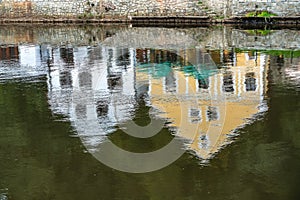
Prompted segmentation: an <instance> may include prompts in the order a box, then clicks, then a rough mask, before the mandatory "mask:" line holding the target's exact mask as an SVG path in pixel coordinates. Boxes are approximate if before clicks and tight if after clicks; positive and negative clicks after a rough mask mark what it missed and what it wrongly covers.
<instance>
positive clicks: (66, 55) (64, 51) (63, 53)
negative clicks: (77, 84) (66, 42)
mask: <svg viewBox="0 0 300 200" xmlns="http://www.w3.org/2000/svg"><path fill="white" fill-rule="evenodd" d="M60 57H61V58H62V59H63V60H64V61H65V63H66V64H70V65H73V64H74V52H73V48H69V47H62V48H60Z"/></svg>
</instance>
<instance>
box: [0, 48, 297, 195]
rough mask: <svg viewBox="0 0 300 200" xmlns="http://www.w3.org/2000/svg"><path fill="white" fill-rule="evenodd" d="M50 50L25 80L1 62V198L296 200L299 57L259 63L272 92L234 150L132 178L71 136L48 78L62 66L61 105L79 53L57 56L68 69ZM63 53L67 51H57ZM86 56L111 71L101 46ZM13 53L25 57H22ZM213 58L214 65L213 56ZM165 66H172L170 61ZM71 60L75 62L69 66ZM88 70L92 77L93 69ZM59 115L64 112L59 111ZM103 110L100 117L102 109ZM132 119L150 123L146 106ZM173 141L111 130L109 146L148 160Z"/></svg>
mask: <svg viewBox="0 0 300 200" xmlns="http://www.w3.org/2000/svg"><path fill="white" fill-rule="evenodd" d="M51 47H52V48H53V49H54V50H53V51H52V52H53V55H54V56H53V57H51V59H49V58H48V59H44V60H43V57H42V56H41V61H40V63H41V64H39V65H40V66H42V67H45V69H42V70H40V69H38V70H37V69H35V68H34V67H33V69H32V68H30V69H28V68H26V69H28V71H29V72H30V73H28V74H29V75H28V74H27V73H25V74H24V73H23V72H24V70H23V69H22V63H21V61H20V62H19V63H21V64H16V63H18V60H22V59H23V58H22V59H21V58H5V59H2V60H1V65H0V67H1V68H2V70H1V83H0V199H1V200H6V199H16V200H19V199H24V200H25V199H26V200H27V199H28V200H33V199H37V200H40V199H64V200H69V199H70V200H71V199H72V200H73V199H87V200H89V199H249V200H250V199H251V200H252V199H272V200H275V199H276V200H277V199H282V200H285V199H286V200H293V199H295V200H296V199H300V192H299V185H300V125H299V124H300V122H299V119H300V112H299V110H300V95H299V92H300V82H299V65H300V62H299V61H300V60H299V58H294V60H293V61H291V58H289V57H287V56H286V55H284V56H279V55H267V57H265V59H266V60H267V62H266V63H267V64H266V65H265V70H266V74H265V75H266V80H267V82H268V84H266V85H264V86H265V87H266V89H265V94H263V95H262V97H263V99H264V102H265V106H266V107H267V109H266V110H265V111H264V112H262V113H261V114H259V115H258V116H257V117H255V118H254V119H252V123H249V124H246V125H244V127H243V128H241V129H238V130H237V132H236V133H238V136H236V137H235V138H234V139H233V141H234V142H233V143H231V144H230V145H227V146H225V147H224V148H223V149H222V150H220V151H218V153H217V154H216V155H215V156H214V157H213V158H212V159H210V160H209V161H208V162H206V163H207V164H205V165H203V164H201V158H199V157H198V156H197V155H196V154H195V153H193V152H192V151H187V152H186V153H184V154H183V155H182V156H181V157H180V158H179V159H178V160H177V161H175V162H174V163H172V164H170V165H169V166H167V167H165V168H163V169H161V170H158V171H154V172H149V173H141V174H132V173H126V172H120V171H117V170H114V169H112V168H110V167H107V166H105V165H103V164H102V163H101V162H99V161H98V160H97V159H96V158H95V157H93V156H92V154H90V153H89V152H88V149H87V147H86V143H88V142H86V143H85V142H82V141H86V140H85V139H82V138H84V137H83V136H80V128H79V129H78V128H77V129H76V123H78V120H77V121H76V120H75V121H74V120H72V119H71V118H72V117H70V116H71V114H70V116H69V117H68V116H66V115H65V114H64V113H71V112H72V111H70V112H69V111H64V108H65V103H64V102H60V100H57V99H59V98H60V97H57V96H56V95H57V94H58V93H55V90H54V89H49V88H51V87H53V88H55V85H53V84H52V86H51V84H50V83H49V74H50V76H52V78H53V77H55V74H54V75H53V74H51V73H50V72H49V71H51V72H55V70H57V69H56V68H59V67H61V66H63V67H64V70H63V73H62V72H61V74H63V75H60V77H62V78H61V79H60V83H62V82H63V83H64V84H65V85H67V86H66V88H63V84H61V86H60V90H59V93H60V94H61V93H64V92H65V93H66V94H63V98H65V99H67V97H65V96H68V95H69V93H68V91H70V84H69V86H68V80H67V78H65V77H68V72H70V73H73V71H72V70H73V69H74V68H76V67H78V66H76V62H77V63H78V62H79V63H80V62H81V60H80V59H79V58H78V60H79V61H78V60H77V61H76V59H77V58H76V56H78V57H79V56H81V55H83V53H78V54H73V55H72V58H70V57H69V56H68V55H69V54H68V53H67V54H64V53H61V54H60V56H61V58H62V59H63V58H64V59H65V60H64V62H58V61H57V62H56V61H55V59H56V57H55V54H56V53H55V48H58V47H57V46H54V45H53V46H51ZM19 48H20V47H19ZM74 51H76V50H74ZM60 52H63V51H62V50H61V49H60ZM87 52H88V53H87V54H88V55H87V56H86V57H88V58H89V61H87V63H89V64H87V65H88V66H97V63H104V65H107V66H109V65H110V64H109V63H105V62H104V61H103V57H102V56H100V54H97V52H98V51H97V47H95V49H94V48H90V49H89V50H88V51H87ZM89 52H92V53H89ZM102 53H103V52H102ZM258 53H259V52H258ZM19 54H20V55H22V53H21V51H19ZM101 55H102V54H101ZM122 55H123V54H122ZM126 55H127V54H126ZM130 55H131V54H130ZM210 55H212V57H213V53H210ZM97 56H98V57H97ZM20 57H21V56H20ZM122 59H123V58H121V59H120V60H121V61H124V62H125V64H124V63H122V64H120V65H119V66H122V67H124V65H126V61H128V58H125V59H123V60H122ZM165 59H167V60H172V59H173V58H172V54H171V57H170V56H169V57H168V56H167V58H165ZM16 60H17V61H16ZM74 60H75V61H74ZM29 61H31V60H30V59H29ZM172 61H174V60H172ZM73 62H74V63H75V64H70V63H73ZM174 62H175V61H174ZM178 62H182V61H178ZM35 63H36V62H35ZM49 63H50V64H49ZM95 63H96V64H95ZM231 64H232V62H231V61H230V60H227V61H225V62H223V64H220V65H219V64H218V70H220V71H218V72H217V73H221V74H222V73H225V72H224V71H222V70H223V68H224V66H227V67H228V66H230V65H231ZM14 65H16V66H14ZM33 65H35V64H33ZM221 65H222V66H223V67H222V66H221ZM28 66H29V65H27V67H28ZM47 67H48V68H47ZM229 68H230V67H229ZM32 70H33V71H34V72H33V71H32ZM86 70H87V69H85V68H84V69H83V72H86ZM20 71H21V72H20ZM37 71H38V72H37ZM43 71H46V73H43ZM87 71H88V72H89V73H91V74H93V70H91V71H89V70H87ZM225 71H226V70H225ZM114 73H115V74H116V72H114ZM295 74H296V75H295ZM64 75H65V76H64ZM11 77H13V78H11ZM106 78H107V79H109V78H110V77H108V76H105V79H106ZM53 79H54V78H53ZM84 80H85V79H84ZM72 81H73V82H75V80H74V79H72ZM53 82H54V81H53ZM79 84H80V83H79ZM82 85H83V86H82V87H87V88H85V89H86V90H84V91H89V89H88V87H89V85H91V84H90V82H89V81H88V80H85V82H83V83H82ZM109 86H110V87H113V86H114V84H113V85H109ZM61 88H62V89H61ZM51 92H52V93H51ZM54 93H55V94H54ZM84 94H85V93H84ZM64 95H65V96H64ZM100 96H101V95H100ZM72 101H75V100H74V97H73V100H72ZM67 103H68V102H67ZM67 103H66V104H67ZM101 105H103V104H101ZM59 108H61V110H57V109H59ZM101 108H102V110H101V111H100V114H101V112H102V111H103V110H105V107H101ZM70 109H72V108H70ZM80 109H81V107H79V108H77V112H79V113H81V114H82V113H83V112H82V110H80ZM78 110H79V111H78ZM83 110H84V109H83ZM127 111H128V110H127ZM128 112H129V113H131V115H132V116H134V117H133V119H134V120H135V121H137V123H140V124H143V123H147V119H148V112H149V104H146V103H145V102H144V101H142V100H141V99H140V100H138V101H137V102H135V106H134V108H133V109H130V110H129V111H128ZM100 114H99V115H100ZM80 119H81V118H79V121H80ZM98 119H100V122H99V124H101V119H102V118H101V117H99V116H98ZM103 120H104V119H103ZM74 124H75V125H74ZM77 126H78V125H77ZM112 126H114V125H112ZM78 130H79V131H78ZM77 131H78V133H77ZM171 133H172V131H171V130H168V128H164V129H162V131H161V132H160V133H159V134H158V135H157V136H155V137H154V138H152V139H147V140H145V141H143V139H136V138H131V137H129V136H127V135H125V134H124V133H123V132H122V131H120V130H113V131H111V133H109V134H108V138H110V139H111V140H114V141H115V142H116V143H117V144H118V145H119V146H121V147H124V148H129V149H133V150H135V151H137V152H144V151H148V150H151V149H158V148H160V147H161V146H163V145H164V144H165V143H168V142H169V141H170V140H171V139H172V138H173V136H172V134H171ZM78 134H79V135H78Z"/></svg>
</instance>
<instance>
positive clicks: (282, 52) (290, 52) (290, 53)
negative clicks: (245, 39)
mask: <svg viewBox="0 0 300 200" xmlns="http://www.w3.org/2000/svg"><path fill="white" fill-rule="evenodd" d="M255 51H257V52H259V53H263V54H267V55H272V56H284V57H285V58H291V57H293V58H299V57H300V51H299V50H297V51H293V50H253V49H251V50H249V49H240V48H235V52H236V53H243V52H253V53H254V52H255Z"/></svg>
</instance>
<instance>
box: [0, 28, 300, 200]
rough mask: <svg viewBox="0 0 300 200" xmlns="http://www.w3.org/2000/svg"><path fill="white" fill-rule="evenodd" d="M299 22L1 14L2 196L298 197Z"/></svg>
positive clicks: (28, 197) (0, 149)
mask: <svg viewBox="0 0 300 200" xmlns="http://www.w3.org/2000/svg"><path fill="white" fill-rule="evenodd" d="M299 36H300V32H299V31H298V30H293V29H282V30H267V29H263V30H247V29H235V28H232V27H206V28H186V29H180V28H169V29H165V28H132V27H126V26H119V27H115V26H87V27H86V26H2V27H1V30H0V50H1V52H0V118H1V120H0V200H7V199H17V200H18V199H22V200H23V199H28V200H29V199H30V200H32V199H64V200H67V199H70V200H71V199H272V200H274V199H289V200H290V199H291V200H292V199H300V192H299V185H300V170H299V169H300V130H299V129H300V125H299V124H300V123H299V119H300V114H299V113H300V112H299V110H300V109H299V107H300V96H299V92H300V51H299V49H300V41H299V38H300V37H299ZM112 144H113V147H114V149H117V150H113V148H112ZM170 144H171V145H172V144H173V146H172V147H170V148H169V149H168V148H165V147H168V146H171V145H170ZM109 145H111V146H109ZM165 149H167V151H163V150H165ZM122 150H125V151H122ZM149 152H150V153H149ZM151 152H154V153H153V154H151ZM155 153H156V154H155Z"/></svg>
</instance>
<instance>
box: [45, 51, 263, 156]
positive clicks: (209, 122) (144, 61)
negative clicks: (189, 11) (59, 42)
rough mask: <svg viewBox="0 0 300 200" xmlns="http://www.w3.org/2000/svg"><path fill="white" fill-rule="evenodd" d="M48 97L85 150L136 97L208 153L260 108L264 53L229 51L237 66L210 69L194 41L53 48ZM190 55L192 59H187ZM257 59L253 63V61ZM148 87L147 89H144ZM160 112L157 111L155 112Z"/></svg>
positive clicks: (127, 114) (130, 109)
mask: <svg viewBox="0 0 300 200" xmlns="http://www.w3.org/2000/svg"><path fill="white" fill-rule="evenodd" d="M51 52H52V54H51V56H52V57H51V62H52V64H51V66H50V70H49V76H48V78H49V82H48V85H49V103H50V106H51V109H52V110H53V111H54V112H55V113H60V114H63V115H65V116H68V118H69V119H70V120H71V122H72V125H73V127H74V128H75V129H76V132H77V133H78V135H79V136H80V138H81V140H82V141H83V144H84V145H85V146H86V147H87V149H88V150H89V151H93V150H95V148H97V147H98V145H99V144H101V142H102V140H103V139H104V135H106V134H108V133H112V132H114V131H116V130H117V126H119V125H120V124H122V123H126V122H127V121H128V120H132V118H133V117H134V115H135V109H136V107H137V101H138V98H140V97H141V96H143V99H144V100H146V101H147V105H148V106H151V107H154V108H156V109H155V110H159V111H161V112H163V113H162V114H160V117H163V118H166V119H167V120H169V121H171V122H172V123H171V124H170V126H172V127H175V130H177V134H178V135H179V136H180V137H183V138H186V139H189V140H190V141H191V148H192V149H193V150H194V151H195V152H196V153H197V154H198V155H199V156H200V157H202V158H204V159H208V158H210V156H211V155H212V154H214V153H216V152H217V151H218V149H219V148H220V147H222V146H223V145H224V144H225V143H226V142H227V140H226V139H227V134H228V133H230V132H231V131H232V130H234V129H236V128H237V127H239V126H241V125H243V124H244V123H245V122H244V120H245V119H246V118H249V117H251V116H252V115H254V114H256V113H257V112H259V108H258V107H259V106H260V105H261V104H262V101H263V95H264V94H265V87H264V86H265V84H266V79H265V78H266V77H265V69H264V56H261V55H260V56H257V57H256V58H255V60H252V58H250V57H249V56H248V55H247V54H246V53H241V54H234V55H233V59H234V63H236V67H228V68H227V69H224V70H221V72H222V73H216V71H215V72H214V73H210V71H209V70H210V69H209V68H206V67H207V66H208V65H213V62H212V60H210V57H209V56H207V54H204V53H203V52H201V51H200V49H194V50H184V51H173V52H171V51H165V50H151V49H137V50H134V49H114V48H106V47H101V46H97V47H93V48H92V49H89V48H87V47H77V48H73V47H70V48H67V47H65V48H57V49H52V50H51ZM191 63H193V64H191ZM256 63H258V64H256ZM145 94H146V95H145ZM161 112H160V113H161Z"/></svg>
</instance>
